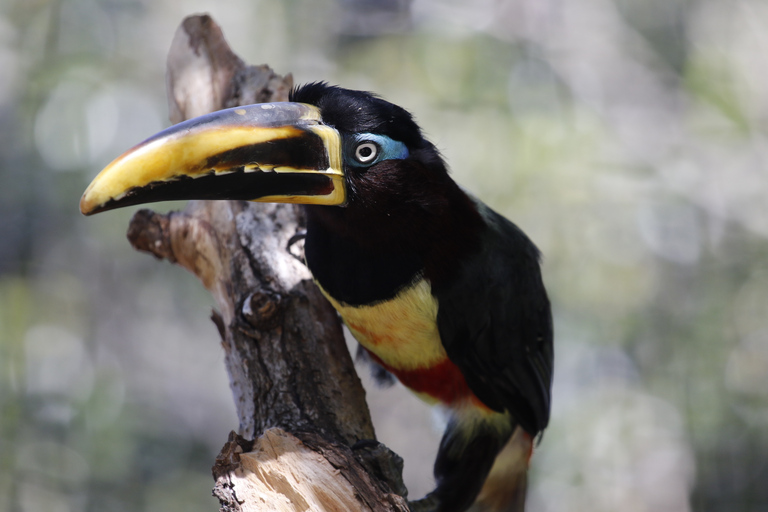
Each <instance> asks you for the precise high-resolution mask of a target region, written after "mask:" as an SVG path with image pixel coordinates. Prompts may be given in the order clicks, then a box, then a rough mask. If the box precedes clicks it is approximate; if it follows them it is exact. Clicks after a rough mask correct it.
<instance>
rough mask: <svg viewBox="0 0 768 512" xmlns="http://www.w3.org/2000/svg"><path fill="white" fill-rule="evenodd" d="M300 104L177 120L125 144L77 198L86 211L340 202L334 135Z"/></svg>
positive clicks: (336, 138) (339, 160)
mask: <svg viewBox="0 0 768 512" xmlns="http://www.w3.org/2000/svg"><path fill="white" fill-rule="evenodd" d="M321 121H322V120H321V117H320V111H319V110H318V109H317V108H316V107H314V106H312V105H305V104H303V103H288V102H284V103H262V104H257V105H249V106H245V107H237V108H232V109H228V110H221V111H218V112H214V113H212V114H208V115H205V116H201V117H197V118H194V119H190V120H188V121H184V122H183V123H179V124H177V125H175V126H172V127H170V128H168V129H167V130H164V131H162V132H160V133H158V134H157V135H154V136H153V137H150V138H149V139H147V140H145V141H144V142H142V143H141V144H139V145H137V146H135V147H134V148H132V149H129V150H128V151H127V152H125V153H124V154H123V155H121V156H119V157H118V158H116V159H115V160H114V161H113V162H112V163H111V164H109V165H108V166H107V167H106V168H104V170H102V171H101V173H99V175H98V176H96V178H94V180H93V182H91V184H90V185H89V186H88V189H86V191H85V193H84V194H83V197H82V199H81V200H80V211H81V212H83V213H84V214H85V215H91V214H94V213H99V212H103V211H105V210H111V209H114V208H121V207H123V206H130V205H135V204H142V203H151V202H156V201H169V200H177V199H243V200H251V201H264V202H274V203H278V202H280V203H303V204H323V205H342V204H344V202H345V201H346V190H345V186H344V173H343V169H342V155H341V151H342V149H341V137H340V136H339V132H337V131H336V130H335V129H333V128H331V127H329V126H326V125H324V124H322V122H321Z"/></svg>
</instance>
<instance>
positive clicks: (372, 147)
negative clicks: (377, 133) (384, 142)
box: [355, 141, 379, 164]
mask: <svg viewBox="0 0 768 512" xmlns="http://www.w3.org/2000/svg"><path fill="white" fill-rule="evenodd" d="M378 154H379V146H377V145H376V143H374V142H371V141H365V142H361V143H360V144H359V145H358V146H357V148H356V149H355V159H356V160H357V161H358V162H360V163H361V164H367V163H371V162H373V161H374V160H375V159H376V156H378Z"/></svg>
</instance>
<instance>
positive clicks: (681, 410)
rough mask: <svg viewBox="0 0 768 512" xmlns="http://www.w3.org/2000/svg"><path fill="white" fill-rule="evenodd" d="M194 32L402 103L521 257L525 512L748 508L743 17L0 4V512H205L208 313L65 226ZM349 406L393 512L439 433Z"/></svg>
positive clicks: (156, 115)
mask: <svg viewBox="0 0 768 512" xmlns="http://www.w3.org/2000/svg"><path fill="white" fill-rule="evenodd" d="M196 12H209V13H211V14H212V15H213V17H214V19H216V20H217V21H218V23H219V24H220V25H221V26H222V27H223V29H224V33H225V35H226V36H227V38H228V40H229V42H230V44H231V45H232V47H233V49H234V50H235V51H236V52H238V53H239V54H240V55H241V56H242V57H243V58H244V59H245V60H246V61H247V62H249V63H251V64H260V63H268V64H270V65H271V66H272V67H273V68H275V70H276V71H277V72H279V73H286V72H293V74H294V77H295V79H296V81H297V82H305V81H310V80H328V81H330V82H332V83H338V84H341V85H344V86H346V87H350V88H361V89H369V90H374V91H377V92H379V93H381V94H382V95H384V96H385V97H386V98H388V99H390V100H391V101H393V102H395V103H398V104H400V105H402V106H404V107H406V108H408V109H410V110H411V111H412V112H413V113H414V114H415V115H416V118H417V119H418V121H419V122H420V124H421V125H422V127H423V128H424V130H425V131H426V133H427V134H428V135H429V137H430V138H431V139H432V140H433V141H434V142H435V143H436V144H437V146H438V147H439V148H440V149H441V150H442V152H443V153H444V155H445V157H446V158H447V159H448V161H449V163H450V165H451V167H452V169H453V174H454V176H455V178H456V180H458V181H459V182H460V183H461V184H463V185H464V186H465V187H466V188H467V189H469V190H471V191H472V192H474V193H475V194H476V195H478V196H479V197H481V198H482V199H483V200H485V201H486V202H487V203H489V204H490V205H492V206H493V207H494V208H496V209H497V210H499V211H501V212H503V213H504V214H505V215H507V216H508V217H509V218H511V219H513V220H514V221H515V222H516V223H517V224H519V225H520V226H521V227H522V228H523V229H524V230H525V231H526V232H527V233H529V234H530V236H531V237H532V238H533V239H534V240H535V241H536V243H537V244H538V245H539V247H540V248H541V249H542V251H543V252H544V254H545V260H544V274H545V280H546V283H547V286H548V288H549V292H550V295H551V299H552V301H553V305H554V311H555V323H556V347H557V349H556V376H555V392H554V410H553V416H552V422H551V427H550V428H549V430H548V431H547V433H546V435H545V436H544V439H543V442H542V443H541V445H540V446H539V448H538V449H537V451H536V453H535V456H534V459H533V460H534V462H533V469H532V477H531V485H530V499H529V511H530V512H555V511H591V512H595V511H596V512H602V511H605V512H613V511H617V510H622V511H631V512H643V511H655V512H659V511H673V512H686V511H694V510H695V511H702V512H705V511H765V510H768V485H766V482H767V481H768V436H766V430H767V429H768V241H767V240H766V237H768V172H767V171H768V170H767V169H766V164H765V162H766V158H767V157H768V144H767V139H766V136H767V135H768V62H767V57H766V55H768V2H765V1H764V0H569V1H557V0H473V1H472V2H468V1H463V0H413V1H407V0H400V1H398V0H386V1H384V0H382V1H374V0H336V1H334V0H288V1H286V0H232V1H229V2H207V1H202V0H151V1H150V0H58V1H57V0H0V512H5V511H30V512H33V511H34V512H38V511H48V512H70V511H144V510H146V511H157V510H163V511H191V512H194V511H211V510H216V509H217V503H216V502H215V500H214V499H213V498H212V497H210V488H211V486H212V480H211V477H210V472H209V468H210V466H211V464H212V460H213V457H214V456H215V454H216V453H218V450H219V449H220V447H221V445H222V444H223V442H224V440H225V439H226V436H227V433H228V431H229V430H230V429H235V428H237V424H236V418H235V414H234V410H233V406H232V403H231V398H230V395H229V389H228V380H227V376H226V374H225V372H224V365H223V357H222V352H221V348H220V346H219V343H218V334H217V331H216V329H215V327H214V326H213V324H212V323H211V322H210V321H209V320H208V316H209V312H210V308H211V307H212V300H211V299H210V297H209V296H208V295H207V293H206V292H205V291H204V290H203V288H202V286H201V285H199V284H198V283H197V282H196V281H195V280H194V278H193V277H192V276H191V275H188V274H186V273H185V272H184V271H183V270H181V269H179V268H175V267H172V266H171V265H169V264H167V263H165V262H163V263H158V262H157V261H154V260H153V259H152V258H150V257H148V256H146V255H142V254H138V253H135V252H133V251H132V250H131V249H130V247H129V245H128V242H127V241H126V240H125V236H124V232H125V228H126V226H127V223H128V220H129V218H130V216H131V214H132V211H117V212H111V213H108V214H104V215H99V216H96V217H93V218H88V219H86V218H84V217H81V216H80V214H79V212H78V209H77V204H78V200H79V196H80V194H81V193H82V191H83V190H84V188H85V186H86V185H87V183H88V182H89V181H90V179H91V178H92V177H93V176H94V175H95V174H96V173H97V172H98V170H99V169H101V167H102V166H103V165H105V164H106V163H108V162H109V161H110V160H111V159H112V158H113V157H115V156H116V155H118V154H119V153H121V152H122V151H123V150H125V149H127V148H128V147H130V146H131V145H133V144H134V143H136V142H138V141H140V140H142V139H144V138H145V137H147V136H148V135H150V134H152V133H154V132H155V131H157V130H159V129H161V128H163V127H165V126H166V125H168V121H167V107H166V103H165V91H164V66H165V56H166V52H167V49H168V47H169V45H170V42H171V39H172V37H173V34H174V31H175V30H176V27H177V26H178V24H179V23H180V22H181V20H182V18H183V17H184V16H186V15H188V14H192V13H196ZM172 206H174V207H176V208H178V207H179V206H180V205H172ZM172 206H160V207H158V209H168V208H170V207H172ZM363 373H364V372H363ZM369 396H370V401H371V404H372V408H373V414H374V417H375V422H376V425H377V430H378V434H379V436H380V438H381V439H382V440H383V441H384V442H385V443H387V444H388V445H390V446H391V447H392V448H394V449H395V450H396V451H398V452H399V453H400V454H401V455H403V456H404V457H405V459H406V480H407V483H408V484H409V486H410V488H411V492H412V496H414V497H416V496H418V495H421V494H423V493H424V492H426V491H428V490H429V489H430V487H431V486H432V482H431V470H430V467H431V463H432V460H433V457H434V453H435V450H436V447H437V442H438V440H439V435H440V434H439V429H440V425H439V424H440V419H439V417H437V416H435V415H433V413H432V412H431V411H430V410H429V409H428V408H427V407H426V406H423V405H421V404H420V403H419V402H418V401H417V400H415V399H414V398H413V397H411V396H410V395H409V394H408V393H407V392H405V391H403V390H402V388H399V389H394V390H387V391H381V390H375V389H371V391H370V393H369Z"/></svg>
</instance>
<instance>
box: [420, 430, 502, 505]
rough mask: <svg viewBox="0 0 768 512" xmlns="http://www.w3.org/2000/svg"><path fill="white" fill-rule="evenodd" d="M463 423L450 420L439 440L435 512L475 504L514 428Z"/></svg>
mask: <svg viewBox="0 0 768 512" xmlns="http://www.w3.org/2000/svg"><path fill="white" fill-rule="evenodd" d="M462 426H463V425H461V424H460V423H458V422H456V421H454V420H451V422H450V423H448V428H446V430H445V434H443V439H442V441H440V448H439V450H438V452H437V459H436V460H435V480H436V482H437V488H436V489H435V490H434V491H433V492H432V493H431V496H432V497H434V498H437V502H438V505H437V508H436V512H463V511H465V510H467V509H468V508H469V507H470V506H471V505H472V503H473V502H474V501H475V498H476V497H477V495H478V494H479V493H480V489H482V487H483V484H484V483H485V479H486V477H487V476H488V473H489V472H490V471H491V467H492V466H493V463H494V461H495V460H496V455H497V454H498V453H499V452H500V451H501V449H502V448H503V447H504V445H505V444H507V441H508V440H509V438H510V436H511V434H512V430H513V429H511V428H510V429H503V430H500V429H499V428H498V425H486V424H483V423H480V422H478V423H475V424H473V425H472V430H471V431H467V430H465V429H464V428H462ZM465 428H466V427H465Z"/></svg>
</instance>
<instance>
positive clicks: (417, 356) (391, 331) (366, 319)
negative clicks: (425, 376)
mask: <svg viewBox="0 0 768 512" xmlns="http://www.w3.org/2000/svg"><path fill="white" fill-rule="evenodd" d="M318 286H319V284H318ZM320 290H321V291H322V292H323V294H324V295H325V296H326V297H327V298H328V300H329V301H330V302H331V304H332V305H333V307H334V308H336V311H338V312H339V314H340V315H341V318H342V320H344V323H345V324H346V325H347V327H349V330H350V331H351V332H352V335H353V336H354V337H355V338H356V339H357V341H358V342H360V344H361V345H363V346H364V347H365V348H366V349H368V350H369V351H370V352H372V353H374V354H375V355H376V356H377V357H378V358H379V359H381V360H382V361H383V362H384V363H385V364H387V365H389V366H391V367H392V368H396V369H400V370H414V369H417V368H424V367H431V366H433V365H435V364H437V363H439V362H441V361H443V360H445V358H446V357H447V355H446V353H445V349H443V345H442V344H441V343H440V334H439V332H438V330H437V300H436V299H435V298H434V297H433V296H432V293H431V287H430V285H429V283H428V282H427V281H426V280H424V279H422V280H420V281H419V282H417V283H416V284H414V285H413V286H410V287H408V288H406V289H404V290H402V291H401V292H400V293H398V294H397V295H396V296H395V297H394V298H393V299H391V300H388V301H385V302H381V303H378V304H375V305H372V306H350V305H348V304H344V303H341V302H338V301H336V300H335V299H334V298H333V297H331V296H329V295H328V294H327V293H326V292H325V290H323V288H322V286H320Z"/></svg>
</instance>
